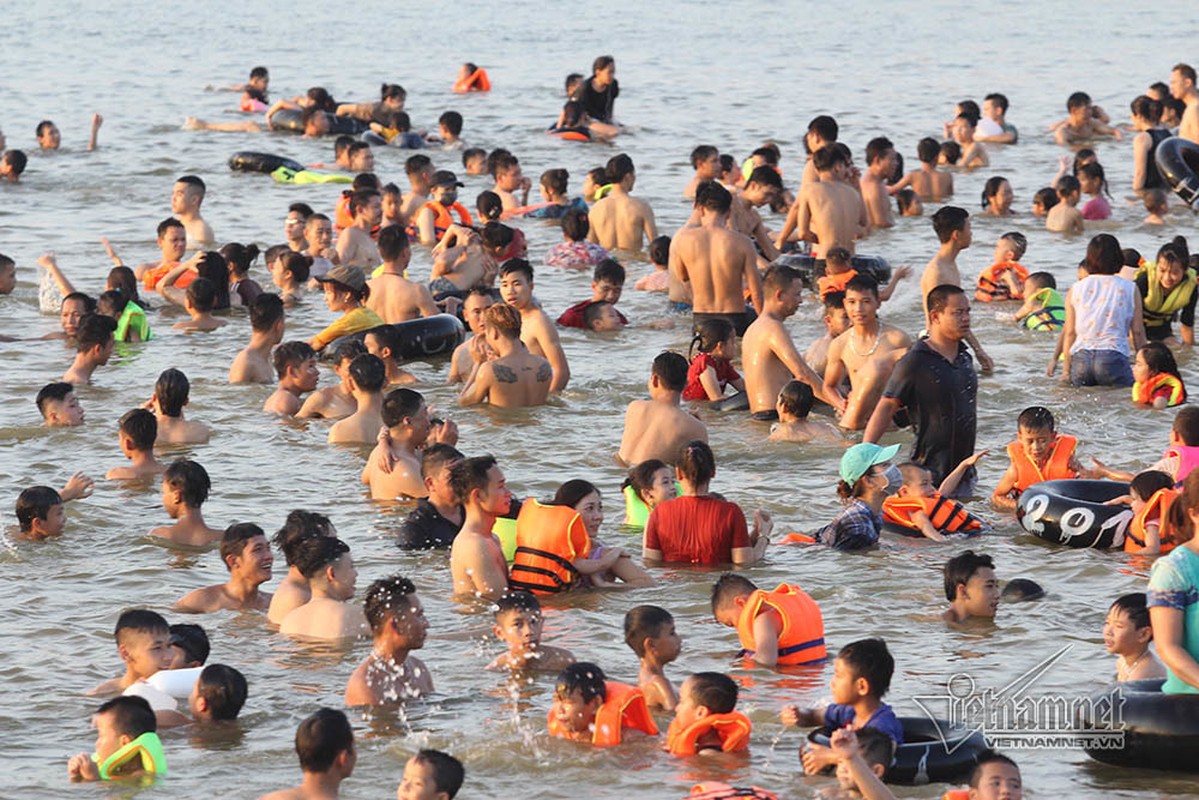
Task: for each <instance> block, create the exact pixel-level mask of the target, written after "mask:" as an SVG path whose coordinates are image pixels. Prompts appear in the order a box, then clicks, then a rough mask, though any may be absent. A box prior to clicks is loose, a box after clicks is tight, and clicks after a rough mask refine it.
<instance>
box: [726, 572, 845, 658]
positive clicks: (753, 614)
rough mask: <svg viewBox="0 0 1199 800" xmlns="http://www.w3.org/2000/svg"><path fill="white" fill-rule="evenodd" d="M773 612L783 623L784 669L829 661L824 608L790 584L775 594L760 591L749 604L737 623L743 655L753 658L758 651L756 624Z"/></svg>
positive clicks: (780, 640) (782, 654) (780, 632)
mask: <svg viewBox="0 0 1199 800" xmlns="http://www.w3.org/2000/svg"><path fill="white" fill-rule="evenodd" d="M770 609H773V610H775V611H777V612H778V614H779V616H780V617H782V619H783V629H782V630H781V631H779V646H778V653H779V657H778V663H779V664H780V665H788V664H812V663H815V662H817V661H822V660H824V659H825V658H827V657H828V651H827V650H826V649H825V647H824V616H823V615H822V614H821V613H820V606H818V605H816V601H815V600H813V599H812V598H811V597H809V596H808V593H807V592H805V591H804V590H803V589H800V588H799V587H798V586H795V585H793V584H789V583H780V584H779V586H778V588H777V589H775V590H774V591H773V592H764V591H762V590H761V589H758V590H757V591H755V592H754V593H753V594H751V595H750V596H749V599H748V600H746V602H745V606H744V607H743V608H742V609H741V616H740V617H739V618H738V619H737V636H738V638H739V639H740V640H741V647H742V648H743V655H749V656H752V655H753V652H754V650H755V649H757V647H756V644H755V642H754V620H755V619H757V617H758V615H759V614H762V613H765V612H766V611H768V610H770Z"/></svg>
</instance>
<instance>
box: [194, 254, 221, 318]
mask: <svg viewBox="0 0 1199 800" xmlns="http://www.w3.org/2000/svg"><path fill="white" fill-rule="evenodd" d="M196 271H197V273H198V274H199V276H200V277H199V278H196V280H197V281H198V280H200V278H204V279H206V280H209V281H211V282H212V290H213V295H212V310H215V311H221V310H222V309H226V308H228V307H229V266H228V264H227V262H226V261H225V257H224V256H223V255H221V254H220V253H218V252H216V251H215V250H208V251H206V252H205V253H204V261H203V263H201V264H200V266H199V267H198V268H197V270H196ZM192 285H195V281H192V283H191V284H190V285H189V286H188V287H187V288H189V289H190V288H191V287H192Z"/></svg>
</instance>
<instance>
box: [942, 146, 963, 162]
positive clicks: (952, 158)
mask: <svg viewBox="0 0 1199 800" xmlns="http://www.w3.org/2000/svg"><path fill="white" fill-rule="evenodd" d="M938 152H939V154H940V155H942V156H944V157H945V161H946V163H948V164H953V165H955V166H956V165H957V163H958V162H959V161H961V160H962V146H961V145H960V144H958V143H957V142H953V141H949V142H941V146H940V147H939V148H938Z"/></svg>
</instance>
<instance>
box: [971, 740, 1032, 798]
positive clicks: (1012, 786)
mask: <svg viewBox="0 0 1199 800" xmlns="http://www.w3.org/2000/svg"><path fill="white" fill-rule="evenodd" d="M1023 798H1024V784H1023V782H1022V780H1021V778H1020V767H1018V766H1017V765H1016V762H1015V761H1012V760H1011V759H1010V758H1008V757H1007V756H1005V755H1000V754H999V753H996V752H995V751H994V750H986V751H984V752H983V753H982V754H980V755H979V757H978V766H976V767H975V768H974V772H973V773H971V775H970V800H1023Z"/></svg>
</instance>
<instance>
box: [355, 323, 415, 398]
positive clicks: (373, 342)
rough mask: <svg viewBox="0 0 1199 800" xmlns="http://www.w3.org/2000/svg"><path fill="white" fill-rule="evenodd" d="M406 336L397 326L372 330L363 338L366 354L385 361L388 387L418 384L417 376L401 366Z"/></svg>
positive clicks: (384, 366)
mask: <svg viewBox="0 0 1199 800" xmlns="http://www.w3.org/2000/svg"><path fill="white" fill-rule="evenodd" d="M403 342H404V335H403V334H402V333H400V329H399V328H397V327H396V326H395V325H380V326H379V327H377V328H372V329H371V330H369V331H367V332H366V335H365V336H363V337H362V343H363V344H365V345H366V352H368V353H370V354H371V355H372V356H378V357H379V358H380V359H382V360H383V368H384V370H386V373H387V376H386V378H385V379H384V380H385V381H386V382H385V384H384V385H386V386H395V385H397V384H404V383H416V376H415V375H413V374H412V373H411V372H409V371H408V370H406V369H404V368H403V367H401V366H400V362H399V358H400V355H399V354H400V352H401V345H402V344H403Z"/></svg>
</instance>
